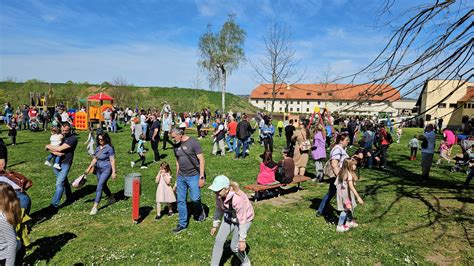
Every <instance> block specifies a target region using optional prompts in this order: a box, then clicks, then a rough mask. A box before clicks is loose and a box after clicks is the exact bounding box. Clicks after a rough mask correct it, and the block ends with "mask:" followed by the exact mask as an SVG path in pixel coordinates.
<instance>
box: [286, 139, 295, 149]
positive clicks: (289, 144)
mask: <svg viewBox="0 0 474 266" xmlns="http://www.w3.org/2000/svg"><path fill="white" fill-rule="evenodd" d="M292 145H293V143H291V137H290V138H289V137H286V147H287V148H290V147H291V146H292Z"/></svg>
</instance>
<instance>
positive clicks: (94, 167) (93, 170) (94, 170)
mask: <svg viewBox="0 0 474 266" xmlns="http://www.w3.org/2000/svg"><path fill="white" fill-rule="evenodd" d="M102 150H103V149H100V150H99V152H98V153H97V156H95V158H97V157H99V155H100V154H101V153H102ZM87 174H93V175H96V174H97V161H96V162H95V164H94V166H92V168H91V169H90V170H89V172H87Z"/></svg>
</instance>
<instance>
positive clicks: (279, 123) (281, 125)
mask: <svg viewBox="0 0 474 266" xmlns="http://www.w3.org/2000/svg"><path fill="white" fill-rule="evenodd" d="M283 127H284V124H283V121H281V120H279V121H278V123H277V128H278V137H280V138H281V133H283Z"/></svg>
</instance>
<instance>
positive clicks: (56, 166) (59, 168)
mask: <svg viewBox="0 0 474 266" xmlns="http://www.w3.org/2000/svg"><path fill="white" fill-rule="evenodd" d="M53 167H54V168H56V169H58V170H61V165H59V164H58V163H55V164H54V165H53Z"/></svg>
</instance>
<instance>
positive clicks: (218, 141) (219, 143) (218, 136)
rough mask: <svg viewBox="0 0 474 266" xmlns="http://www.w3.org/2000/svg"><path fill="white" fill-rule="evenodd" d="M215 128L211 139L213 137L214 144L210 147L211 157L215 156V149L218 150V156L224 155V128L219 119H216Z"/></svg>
mask: <svg viewBox="0 0 474 266" xmlns="http://www.w3.org/2000/svg"><path fill="white" fill-rule="evenodd" d="M216 124H217V127H216V128H215V131H214V133H213V134H212V137H214V143H213V145H212V155H217V149H219V150H220V155H221V156H224V155H225V140H224V139H225V127H224V123H222V121H221V119H220V118H219V117H218V118H216Z"/></svg>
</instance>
